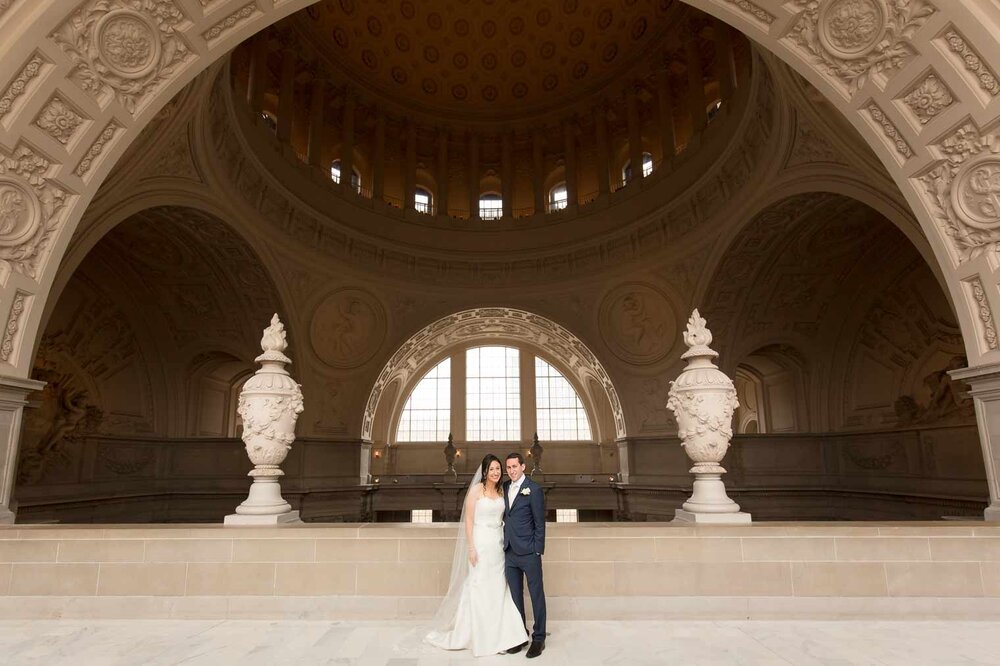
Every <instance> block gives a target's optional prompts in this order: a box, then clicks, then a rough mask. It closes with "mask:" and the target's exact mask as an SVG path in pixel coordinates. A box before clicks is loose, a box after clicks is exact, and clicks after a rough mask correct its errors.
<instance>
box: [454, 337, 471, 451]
mask: <svg viewBox="0 0 1000 666" xmlns="http://www.w3.org/2000/svg"><path fill="white" fill-rule="evenodd" d="M465 375H466V372H465V352H464V351H462V352H460V353H458V354H455V355H454V356H452V357H451V434H452V436H453V437H454V440H455V442H465V441H467V440H466V436H465Z"/></svg>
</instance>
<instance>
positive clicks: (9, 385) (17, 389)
mask: <svg viewBox="0 0 1000 666" xmlns="http://www.w3.org/2000/svg"><path fill="white" fill-rule="evenodd" d="M43 388H45V382H42V381H38V380H37V379H26V378H24V377H8V376H5V375H0V404H2V403H16V404H19V405H24V404H26V398H27V397H28V394H29V393H31V392H32V391H41V390H42V389H43Z"/></svg>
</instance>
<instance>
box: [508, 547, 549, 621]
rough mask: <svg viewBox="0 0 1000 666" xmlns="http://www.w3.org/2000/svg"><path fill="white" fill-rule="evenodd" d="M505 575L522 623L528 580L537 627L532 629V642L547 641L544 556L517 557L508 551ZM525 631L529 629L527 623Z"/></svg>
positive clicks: (532, 554)
mask: <svg viewBox="0 0 1000 666" xmlns="http://www.w3.org/2000/svg"><path fill="white" fill-rule="evenodd" d="M505 573H506V575H507V586H508V587H509V588H510V594H511V596H512V597H513V598H514V605H515V606H517V610H518V612H519V613H520V614H521V620H522V621H525V616H524V579H525V578H527V579H528V595H529V596H530V597H531V611H532V613H533V614H534V616H535V625H534V626H533V627H532V631H531V640H533V641H543V640H545V588H544V587H543V586H542V556H541V555H536V554H534V553H531V554H529V555H517V554H515V553H514V552H512V551H510V550H508V551H507V563H506V567H505ZM525 629H527V622H526V621H525Z"/></svg>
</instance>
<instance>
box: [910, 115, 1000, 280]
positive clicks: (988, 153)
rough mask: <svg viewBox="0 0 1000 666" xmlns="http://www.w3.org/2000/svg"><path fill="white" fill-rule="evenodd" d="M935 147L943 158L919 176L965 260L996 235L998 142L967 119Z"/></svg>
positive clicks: (999, 226)
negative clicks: (966, 121)
mask: <svg viewBox="0 0 1000 666" xmlns="http://www.w3.org/2000/svg"><path fill="white" fill-rule="evenodd" d="M938 148H939V151H940V153H941V154H942V155H943V156H944V159H943V160H942V161H941V162H940V163H938V165H937V166H936V167H934V168H933V169H931V170H930V171H929V172H927V173H926V174H925V175H923V176H922V177H921V178H920V180H921V181H922V182H923V184H924V187H925V189H926V191H927V193H928V195H929V196H930V197H931V199H932V201H933V203H934V204H935V207H936V208H937V210H938V221H939V223H940V224H941V226H942V227H943V228H944V231H945V233H946V234H947V235H948V236H950V237H951V239H952V241H953V243H954V245H955V247H956V249H957V251H958V255H959V257H958V258H959V261H960V262H965V261H967V260H969V259H971V258H974V257H977V256H979V255H980V254H982V253H983V252H986V251H988V250H995V249H996V248H997V242H998V241H1000V154H998V153H1000V142H997V141H996V136H995V135H993V134H982V133H980V131H979V129H978V128H977V127H976V126H975V125H974V124H973V123H971V122H968V123H966V124H964V125H963V126H961V127H960V128H959V129H958V130H957V131H955V132H954V133H953V134H952V135H951V136H949V137H947V138H946V139H945V140H944V141H942V142H941V144H939V146H938Z"/></svg>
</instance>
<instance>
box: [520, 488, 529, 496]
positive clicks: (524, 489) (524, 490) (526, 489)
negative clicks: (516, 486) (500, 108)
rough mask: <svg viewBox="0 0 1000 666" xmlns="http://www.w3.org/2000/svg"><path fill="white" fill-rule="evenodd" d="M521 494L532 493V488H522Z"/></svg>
mask: <svg viewBox="0 0 1000 666" xmlns="http://www.w3.org/2000/svg"><path fill="white" fill-rule="evenodd" d="M521 494H522V495H530V494H531V488H522V489H521Z"/></svg>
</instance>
